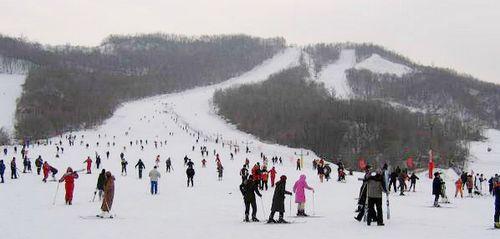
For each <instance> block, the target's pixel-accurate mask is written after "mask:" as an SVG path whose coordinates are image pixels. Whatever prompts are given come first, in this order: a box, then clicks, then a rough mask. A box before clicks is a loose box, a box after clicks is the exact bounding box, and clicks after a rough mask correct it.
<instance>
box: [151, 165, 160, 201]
mask: <svg viewBox="0 0 500 239" xmlns="http://www.w3.org/2000/svg"><path fill="white" fill-rule="evenodd" d="M160 177H161V174H160V172H158V170H156V166H154V167H153V169H152V170H151V171H150V172H149V178H150V179H151V195H154V194H157V193H158V179H159V178H160Z"/></svg>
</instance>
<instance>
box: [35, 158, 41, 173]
mask: <svg viewBox="0 0 500 239" xmlns="http://www.w3.org/2000/svg"><path fill="white" fill-rule="evenodd" d="M42 165H43V160H42V156H41V155H38V158H36V160H35V166H36V173H37V174H38V175H40V170H41V169H42Z"/></svg>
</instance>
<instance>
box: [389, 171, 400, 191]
mask: <svg viewBox="0 0 500 239" xmlns="http://www.w3.org/2000/svg"><path fill="white" fill-rule="evenodd" d="M397 179H398V173H396V171H392V172H391V174H390V175H389V192H390V191H391V187H394V192H397V191H398V190H397V188H396V180H397Z"/></svg>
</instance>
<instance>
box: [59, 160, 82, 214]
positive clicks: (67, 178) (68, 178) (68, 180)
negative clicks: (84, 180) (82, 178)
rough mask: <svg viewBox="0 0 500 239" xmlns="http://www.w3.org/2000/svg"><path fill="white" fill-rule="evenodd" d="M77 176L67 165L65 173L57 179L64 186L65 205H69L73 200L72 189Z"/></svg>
mask: <svg viewBox="0 0 500 239" xmlns="http://www.w3.org/2000/svg"><path fill="white" fill-rule="evenodd" d="M77 178H78V174H77V173H76V172H73V169H72V168H70V167H68V169H67V170H66V173H65V174H64V175H63V176H62V177H61V179H59V183H62V182H65V183H64V188H65V189H66V195H65V196H64V199H65V202H66V204H67V205H71V204H72V202H73V190H74V188H75V179H77Z"/></svg>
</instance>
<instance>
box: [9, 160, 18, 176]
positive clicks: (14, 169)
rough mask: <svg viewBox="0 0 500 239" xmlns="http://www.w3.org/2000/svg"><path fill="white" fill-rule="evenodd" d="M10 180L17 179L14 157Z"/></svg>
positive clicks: (11, 164) (11, 162) (11, 163)
mask: <svg viewBox="0 0 500 239" xmlns="http://www.w3.org/2000/svg"><path fill="white" fill-rule="evenodd" d="M10 178H11V179H17V166H16V157H13V158H12V161H10Z"/></svg>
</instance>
